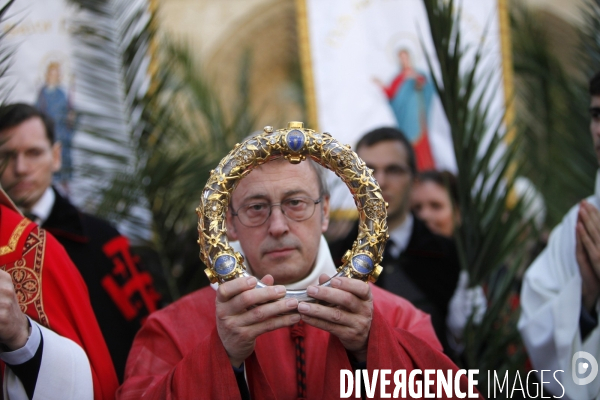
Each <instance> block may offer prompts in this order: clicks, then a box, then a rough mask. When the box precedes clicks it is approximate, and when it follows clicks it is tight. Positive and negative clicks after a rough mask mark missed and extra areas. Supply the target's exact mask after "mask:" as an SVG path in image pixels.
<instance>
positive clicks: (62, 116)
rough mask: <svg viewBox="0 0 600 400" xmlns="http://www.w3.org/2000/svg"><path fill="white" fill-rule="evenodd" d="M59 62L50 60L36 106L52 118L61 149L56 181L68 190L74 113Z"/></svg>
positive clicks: (70, 173) (70, 175)
mask: <svg viewBox="0 0 600 400" xmlns="http://www.w3.org/2000/svg"><path fill="white" fill-rule="evenodd" d="M60 83H61V78H60V64H59V63H58V62H51V63H49V64H48V67H47V69H46V78H45V82H44V86H42V88H41V90H40V93H39V95H38V98H37V101H36V104H35V105H36V108H37V109H38V110H40V111H42V112H43V113H45V114H46V115H49V116H50V117H51V118H52V119H53V120H54V129H55V132H56V140H57V141H59V142H60V144H61V147H62V151H61V155H62V167H61V169H60V171H58V172H57V173H56V174H55V179H56V181H57V182H58V183H59V184H60V185H61V186H62V188H63V189H65V190H67V191H68V182H69V181H70V180H71V177H72V170H73V163H72V159H71V147H72V143H73V135H74V133H75V122H76V114H75V110H74V109H73V107H72V104H71V102H70V99H69V96H68V95H67V92H66V91H65V90H64V88H62V87H61V85H60Z"/></svg>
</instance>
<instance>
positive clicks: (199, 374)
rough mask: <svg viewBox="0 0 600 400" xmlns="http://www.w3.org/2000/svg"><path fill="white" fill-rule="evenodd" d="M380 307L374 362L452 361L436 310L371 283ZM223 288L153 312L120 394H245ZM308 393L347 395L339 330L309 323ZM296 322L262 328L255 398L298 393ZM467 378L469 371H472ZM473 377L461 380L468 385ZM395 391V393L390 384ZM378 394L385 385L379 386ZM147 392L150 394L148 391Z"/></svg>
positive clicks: (438, 364)
mask: <svg viewBox="0 0 600 400" xmlns="http://www.w3.org/2000/svg"><path fill="white" fill-rule="evenodd" d="M371 289H372V293H373V298H374V315H373V320H372V324H371V331H370V334H369V344H368V356H367V357H368V358H367V369H368V370H369V372H370V376H372V371H373V370H374V369H383V368H385V369H390V370H392V371H395V370H398V369H406V370H407V376H408V373H410V371H411V370H412V369H415V368H419V369H426V368H432V369H443V370H447V369H452V370H454V371H456V370H457V367H456V366H455V365H454V364H453V363H452V362H451V361H450V360H449V359H448V358H447V357H446V356H445V355H444V354H442V352H441V348H442V347H441V345H440V343H439V341H438V340H437V338H436V336H435V333H434V331H433V328H432V326H431V322H430V318H429V315H427V314H424V313H422V312H421V311H419V310H417V309H416V308H415V307H414V306H412V305H411V304H410V303H409V302H407V301H406V300H404V299H402V298H400V297H398V296H396V295H393V294H391V293H389V292H386V291H384V290H383V289H380V288H378V287H376V286H373V285H371ZM215 297H216V292H215V291H214V290H213V289H212V288H210V287H208V288H204V289H201V290H199V291H197V292H195V293H192V294H191V295H188V296H186V297H184V298H182V299H181V300H179V301H177V302H175V303H173V304H172V305H170V306H169V307H167V308H165V309H163V310H161V311H157V312H155V313H154V314H152V315H151V316H150V317H149V318H148V320H147V322H146V324H145V325H144V326H143V327H142V329H141V330H140V332H139V333H138V335H137V337H136V339H135V341H134V343H133V348H132V350H131V352H130V353H129V358H128V360H127V367H126V370H125V382H124V384H123V385H122V386H121V387H120V388H119V390H118V391H117V398H118V399H128V400H129V399H140V398H144V399H195V398H204V399H239V398H240V394H239V389H238V385H237V383H236V379H235V375H234V372H233V369H232V367H231V364H230V362H229V359H228V357H227V354H226V352H225V348H224V347H223V345H222V343H221V340H220V339H219V335H218V333H217V329H216V320H215ZM304 330H305V331H304V348H305V354H306V371H307V372H306V373H307V377H306V381H307V384H306V390H307V393H306V398H308V399H339V398H340V370H342V369H347V370H351V369H352V367H351V364H350V361H349V359H348V356H347V353H346V350H345V349H344V347H343V346H342V344H341V342H340V341H339V340H338V339H337V338H336V337H335V336H333V335H330V334H329V333H328V332H325V331H322V330H320V329H317V328H314V327H311V326H308V325H305V328H304ZM291 332H292V328H282V329H278V330H276V331H273V332H269V333H266V334H264V335H261V336H260V337H258V338H257V340H256V347H255V351H254V353H252V355H251V356H250V357H249V358H248V359H246V362H245V369H246V374H247V381H248V385H249V389H250V395H251V397H252V398H253V399H296V398H298V396H297V385H296V350H295V343H294V340H293V339H292V335H291ZM462 378H465V377H464V376H463V377H462ZM466 384H467V381H466V379H462V380H461V387H462V388H463V389H464V390H463V391H464V392H466V387H467V386H466ZM387 389H388V391H387V392H388V393H392V391H393V386H392V390H389V386H388V388H387ZM375 393H376V396H379V393H380V389H379V387H377V389H376V392H375ZM142 396H144V397H142Z"/></svg>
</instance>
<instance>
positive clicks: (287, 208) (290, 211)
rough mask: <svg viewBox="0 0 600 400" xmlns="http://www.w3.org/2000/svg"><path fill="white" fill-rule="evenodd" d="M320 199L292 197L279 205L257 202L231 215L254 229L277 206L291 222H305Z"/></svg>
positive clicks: (245, 205) (267, 217) (242, 207)
mask: <svg viewBox="0 0 600 400" xmlns="http://www.w3.org/2000/svg"><path fill="white" fill-rule="evenodd" d="M321 200H322V198H321V197H319V198H318V199H317V200H313V199H311V198H310V197H292V198H289V199H285V200H284V201H282V202H281V203H274V204H269V203H267V202H257V203H250V204H244V205H242V206H241V207H240V208H238V210H237V211H235V212H232V213H231V214H232V215H233V216H234V217H238V218H239V219H240V222H241V223H242V224H243V225H244V226H247V227H248V228H254V227H256V226H260V225H262V224H264V223H265V222H267V220H268V219H269V217H270V216H271V212H272V211H273V207H275V206H279V207H280V208H281V213H282V214H283V215H285V216H286V217H287V218H288V219H291V220H292V221H297V222H300V221H305V220H307V219H309V218H310V217H312V216H313V214H314V213H315V208H316V205H317V204H319V203H320V202H321Z"/></svg>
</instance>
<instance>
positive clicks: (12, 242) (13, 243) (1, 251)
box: [0, 219, 31, 256]
mask: <svg viewBox="0 0 600 400" xmlns="http://www.w3.org/2000/svg"><path fill="white" fill-rule="evenodd" d="M30 222H31V221H30V220H28V219H23V220H21V222H19V225H17V227H16V228H15V230H14V231H13V233H12V235H10V239H8V244H7V245H5V246H2V247H0V256H4V255H6V254H8V253H12V252H13V251H15V248H16V247H17V243H18V242H19V239H20V238H21V235H22V234H23V231H24V230H25V227H26V226H27V225H29V223H30Z"/></svg>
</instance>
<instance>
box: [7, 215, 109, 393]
mask: <svg viewBox="0 0 600 400" xmlns="http://www.w3.org/2000/svg"><path fill="white" fill-rule="evenodd" d="M0 221H1V223H0V268H2V269H3V270H5V271H6V272H8V273H9V274H10V275H11V276H12V280H13V283H14V286H15V292H16V294H17V299H18V300H19V304H20V305H21V310H23V312H25V313H26V314H27V315H28V316H29V317H30V318H32V319H34V320H35V321H37V322H38V323H40V324H41V325H44V326H45V327H47V328H49V329H52V330H53V331H54V332H56V333H58V334H59V335H61V336H64V337H66V338H69V339H71V340H73V341H74V342H75V343H77V344H78V345H79V346H81V348H82V349H83V350H84V351H85V352H86V354H87V356H88V359H89V361H90V366H91V370H92V378H93V382H94V398H95V399H97V400H99V399H101V400H105V399H114V396H115V391H116V389H117V387H118V385H119V384H118V381H117V375H116V373H115V370H114V367H113V364H112V360H111V358H110V354H109V353H108V349H107V347H106V344H105V342H104V338H103V337H102V333H101V332H100V327H99V326H98V323H97V322H96V318H95V316H94V312H93V311H92V306H91V304H90V300H89V295H88V291H87V287H86V286H85V283H84V282H83V279H82V278H81V275H80V274H79V272H78V271H77V268H76V267H75V266H74V265H73V263H72V262H71V259H69V256H67V253H66V252H65V250H64V249H63V247H62V246H61V245H60V244H59V243H58V242H57V241H56V239H54V237H53V236H52V235H50V234H48V233H46V231H45V230H43V229H41V228H39V227H38V226H37V225H36V224H34V223H33V222H31V221H29V220H28V219H26V218H23V216H21V215H20V214H19V213H17V212H15V211H13V210H11V209H10V208H8V207H6V206H5V205H3V204H0Z"/></svg>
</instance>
